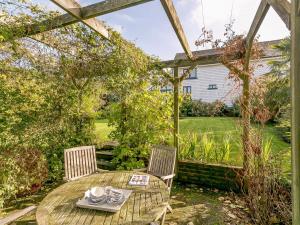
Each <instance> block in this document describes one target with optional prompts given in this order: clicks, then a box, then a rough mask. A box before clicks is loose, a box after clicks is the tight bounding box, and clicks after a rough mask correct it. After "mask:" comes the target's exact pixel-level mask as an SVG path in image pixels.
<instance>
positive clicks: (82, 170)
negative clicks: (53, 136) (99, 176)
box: [64, 146, 97, 180]
mask: <svg viewBox="0 0 300 225" xmlns="http://www.w3.org/2000/svg"><path fill="white" fill-rule="evenodd" d="M64 158H65V179H66V180H74V179H78V178H79V177H83V176H86V175H89V174H92V173H95V172H96V171H97V162H96V151H95V146H81V147H75V148H70V149H66V150H65V151H64Z"/></svg>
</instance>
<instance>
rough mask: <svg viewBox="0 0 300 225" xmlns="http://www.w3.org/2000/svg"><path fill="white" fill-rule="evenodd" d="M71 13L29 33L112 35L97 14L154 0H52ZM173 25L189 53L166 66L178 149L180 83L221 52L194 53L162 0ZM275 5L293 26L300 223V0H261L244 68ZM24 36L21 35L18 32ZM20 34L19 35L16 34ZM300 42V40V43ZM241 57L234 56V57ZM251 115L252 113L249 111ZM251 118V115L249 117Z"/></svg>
mask: <svg viewBox="0 0 300 225" xmlns="http://www.w3.org/2000/svg"><path fill="white" fill-rule="evenodd" d="M51 1H52V2H53V3H55V4H56V5H58V6H59V7H60V8H62V9H63V10H65V11H66V12H67V13H66V14H64V15H61V16H58V17H56V18H54V19H52V20H48V21H44V23H42V24H35V25H30V26H28V27H26V29H25V30H26V32H25V35H26V36H30V35H34V34H38V33H41V32H44V31H49V30H52V29H55V28H59V27H63V26H66V25H69V24H73V23H76V22H82V23H84V24H85V25H87V26H88V27H90V28H91V29H93V30H94V31H95V32H97V33H99V34H100V35H101V36H103V37H104V38H106V39H110V31H109V30H108V29H107V28H106V26H105V25H104V23H103V22H102V21H100V20H98V19H96V18H95V17H97V16H101V15H104V14H107V13H111V12H114V11H118V10H121V9H125V8H129V7H132V6H136V5H139V4H143V3H147V2H150V1H153V0H105V1H101V2H98V3H95V4H92V5H89V6H85V7H81V6H80V4H79V3H78V2H76V1H75V0H51ZM160 2H161V4H162V6H163V8H164V10H165V12H166V14H167V16H168V18H169V20H170V22H171V24H172V27H173V29H174V31H175V33H176V35H177V37H178V39H179V41H180V43H181V46H182V47H183V49H184V52H185V54H186V58H185V59H180V60H176V59H175V60H171V61H166V62H164V66H165V67H169V68H174V77H173V82H172V83H173V85H174V131H175V132H174V145H175V147H177V149H178V145H179V143H178V134H179V104H178V97H179V87H180V83H181V82H182V81H183V80H184V79H185V78H186V76H187V75H188V74H189V73H190V72H191V71H192V70H193V69H194V68H195V67H196V66H197V65H198V64H202V65H203V64H208V63H212V62H218V59H219V56H220V53H216V54H215V55H210V56H199V57H196V56H194V55H193V53H192V51H191V49H190V47H189V43H188V41H187V38H186V35H185V33H184V30H183V28H182V25H181V23H180V20H179V17H178V15H177V13H176V9H175V7H174V4H173V1H172V0H160ZM270 7H272V8H273V9H274V10H275V11H276V12H277V14H278V15H279V16H280V18H281V19H282V21H283V22H284V23H285V25H286V27H287V28H288V29H289V30H291V38H292V61H291V86H292V168H293V185H292V193H293V224H294V225H300V43H299V42H300V0H291V2H289V1H288V0H261V3H260V5H259V7H258V9H257V12H256V15H255V17H254V19H253V22H252V24H251V27H250V29H249V32H248V34H247V36H246V39H245V41H246V56H245V62H246V63H245V65H244V69H245V70H247V69H249V63H250V51H251V48H252V44H253V40H254V38H255V36H256V34H257V31H258V29H259V28H260V26H261V24H262V22H263V20H264V18H265V16H266V14H267V12H268V10H269V8H270ZM18 37H20V36H18ZM15 38H16V37H15ZM297 42H298V44H297ZM234 59H237V58H233V59H232V60H234ZM182 66H189V69H188V70H187V71H186V72H185V73H184V74H183V75H181V76H180V75H179V67H182ZM249 83H250V80H249V78H248V79H245V80H243V86H244V87H243V89H244V90H245V94H247V93H249ZM248 116H249V115H248ZM249 121H250V119H249Z"/></svg>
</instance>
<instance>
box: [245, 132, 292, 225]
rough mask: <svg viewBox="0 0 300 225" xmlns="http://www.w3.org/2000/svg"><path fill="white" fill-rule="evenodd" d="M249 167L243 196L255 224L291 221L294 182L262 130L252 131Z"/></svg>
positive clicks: (289, 222) (265, 224)
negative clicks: (263, 136)
mask: <svg viewBox="0 0 300 225" xmlns="http://www.w3.org/2000/svg"><path fill="white" fill-rule="evenodd" d="M252 135H253V136H252V138H251V143H250V145H251V152H250V153H249V155H250V157H249V158H250V159H251V161H250V167H249V170H248V171H247V172H246V174H244V177H243V179H244V181H245V184H246V186H245V188H244V196H245V199H246V203H247V206H248V208H249V210H250V214H249V215H250V217H251V219H252V221H253V223H254V224H262V225H269V224H292V202H291V183H290V182H288V181H287V179H286V178H285V177H284V175H283V172H282V166H281V162H280V160H279V159H278V158H277V157H276V156H271V155H270V152H271V148H272V146H271V142H265V143H263V142H262V139H261V133H260V132H256V133H254V134H252Z"/></svg>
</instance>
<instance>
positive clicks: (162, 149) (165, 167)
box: [147, 146, 176, 177]
mask: <svg viewBox="0 0 300 225" xmlns="http://www.w3.org/2000/svg"><path fill="white" fill-rule="evenodd" d="M175 162H176V149H175V148H173V147H169V146H153V148H152V152H151V157H150V162H149V165H148V169H147V173H149V174H152V175H155V176H160V177H161V176H167V175H171V174H173V173H174V169H175Z"/></svg>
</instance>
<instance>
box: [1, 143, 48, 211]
mask: <svg viewBox="0 0 300 225" xmlns="http://www.w3.org/2000/svg"><path fill="white" fill-rule="evenodd" d="M0 171H1V174H0V208H1V207H3V205H4V203H5V202H7V200H9V199H11V198H13V197H15V195H22V196H23V195H27V194H30V193H32V192H35V191H37V190H39V188H40V187H41V186H42V184H43V183H44V182H45V181H46V179H47V175H48V167H47V160H46V158H45V156H44V154H43V153H42V152H41V151H40V150H37V149H32V148H19V149H17V150H16V149H13V150H2V151H1V154H0Z"/></svg>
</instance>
